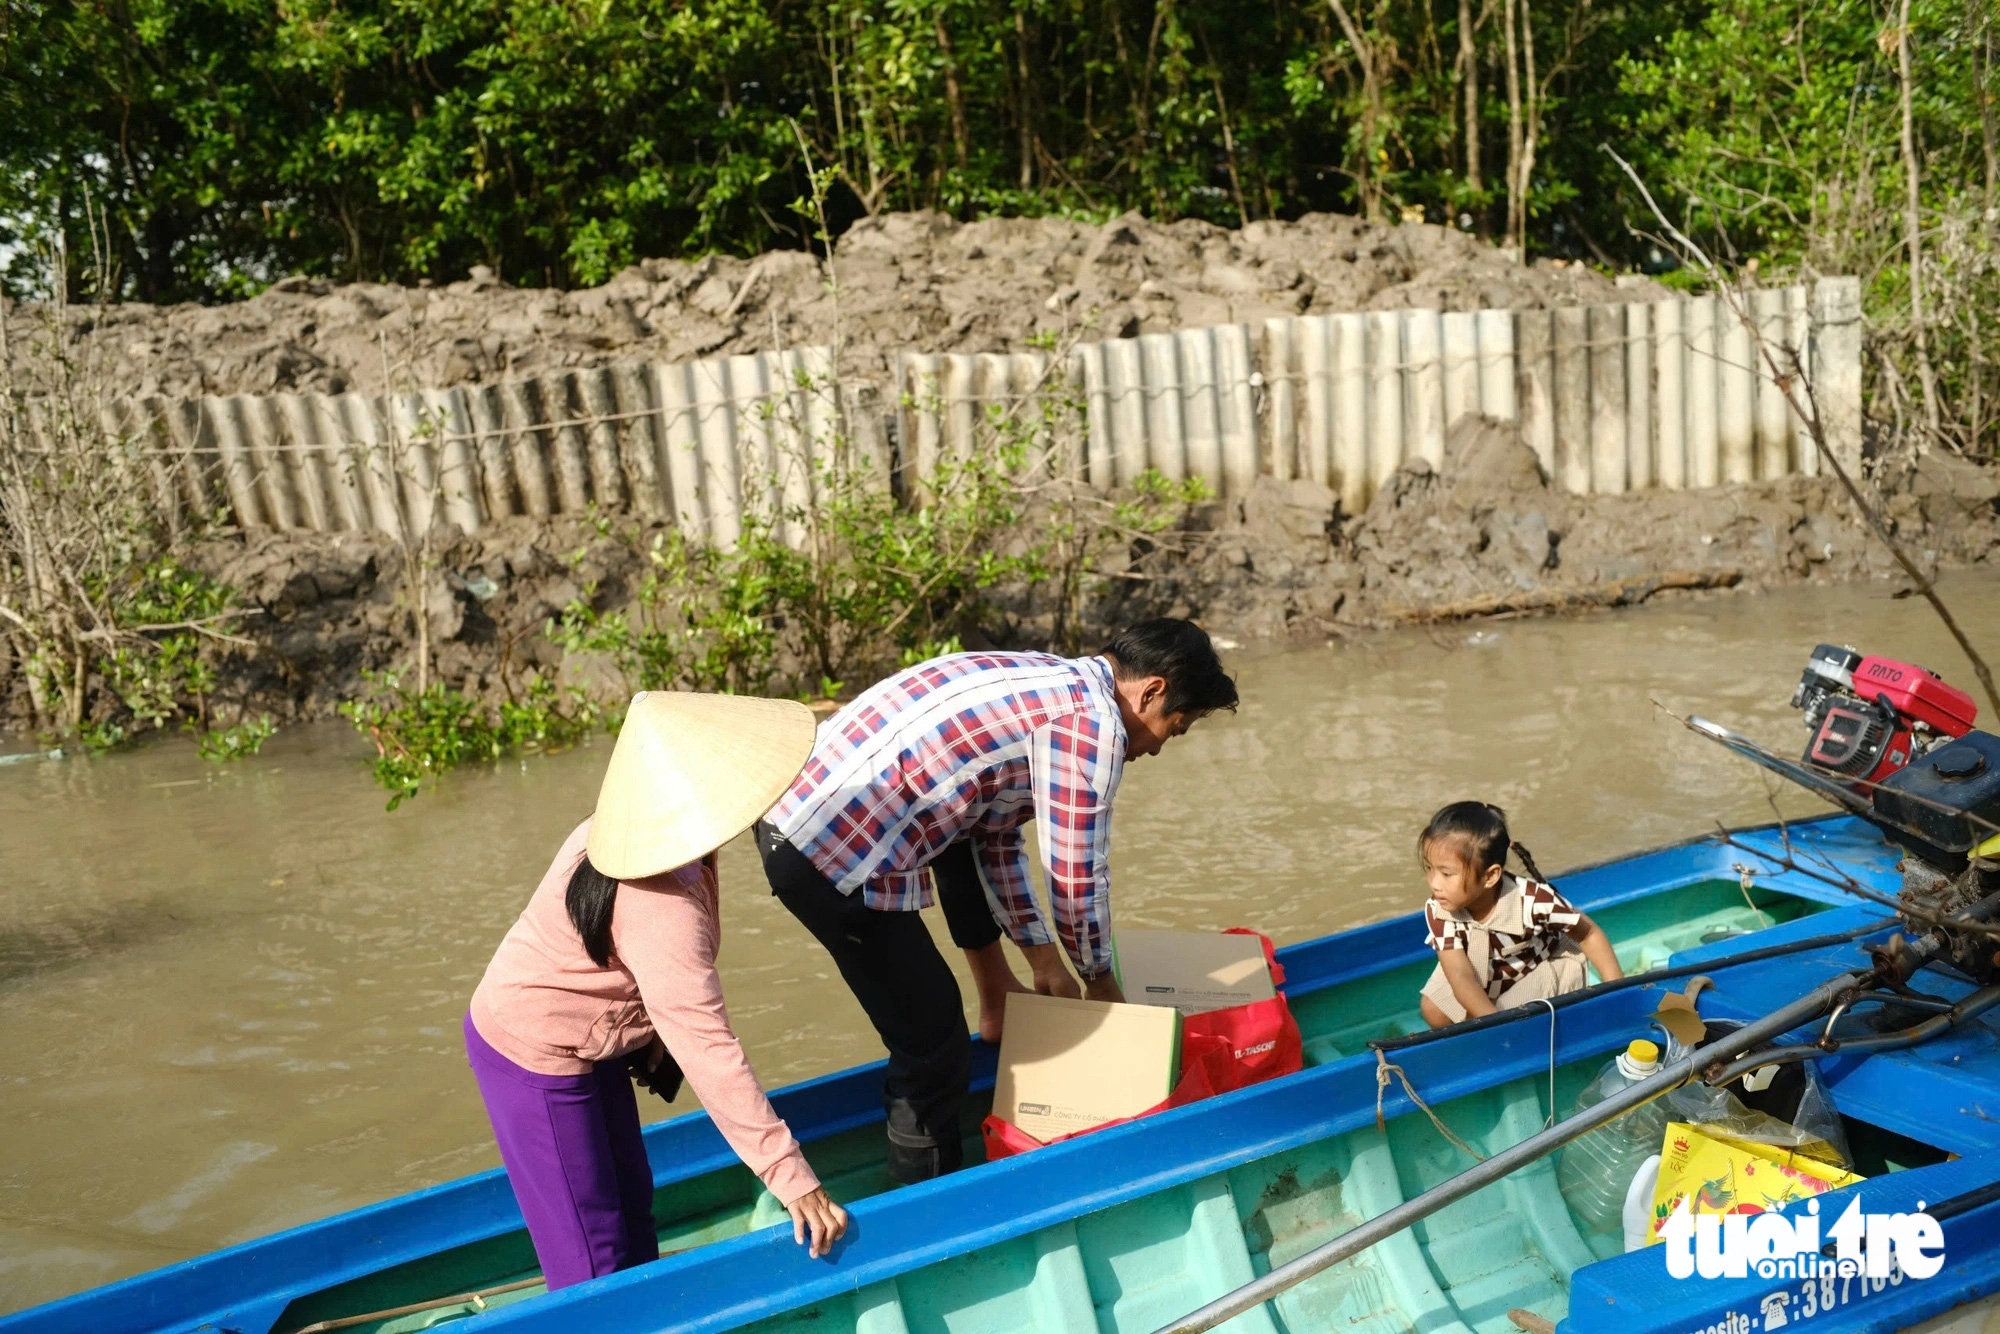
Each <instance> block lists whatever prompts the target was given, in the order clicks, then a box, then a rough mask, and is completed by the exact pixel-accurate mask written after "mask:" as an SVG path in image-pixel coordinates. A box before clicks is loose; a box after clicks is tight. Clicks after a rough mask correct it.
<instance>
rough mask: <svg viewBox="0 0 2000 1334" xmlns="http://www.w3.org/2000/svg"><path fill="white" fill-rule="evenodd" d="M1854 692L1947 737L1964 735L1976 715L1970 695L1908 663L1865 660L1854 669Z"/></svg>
mask: <svg viewBox="0 0 2000 1334" xmlns="http://www.w3.org/2000/svg"><path fill="white" fill-rule="evenodd" d="M1854 693H1855V694H1857V695H1859V696H1861V697H1862V698H1863V699H1879V700H1881V701H1882V702H1883V703H1885V704H1887V705H1889V706H1890V707H1891V708H1893V709H1895V710H1896V712H1898V713H1900V714H1902V715H1904V716H1905V717H1907V718H1913V719H1915V720H1916V721H1918V722H1920V723H1927V724H1929V725H1930V726H1931V727H1932V728H1934V729H1936V730H1937V731H1938V732H1940V733H1942V734H1943V735H1945V736H1949V737H1959V736H1964V735H1965V734H1966V733H1967V732H1969V731H1971V730H1972V720H1973V719H1975V718H1977V717H1978V716H1979V706H1978V705H1977V704H1975V703H1973V702H1972V696H1970V695H1968V694H1966V693H1965V692H1964V691H1963V690H1960V689H1959V688H1958V687H1956V686H1949V685H1946V684H1945V683H1944V682H1943V681H1940V680H1939V679H1938V678H1937V677H1935V676H1933V675H1932V674H1931V673H1929V672H1927V671H1925V670H1924V669H1923V668H1921V667H1918V666H1916V665H1914V664H1912V663H1907V662H1897V661H1896V660H1895V659H1894V658H1877V657H1867V658H1863V659H1862V660H1861V665H1860V666H1858V667H1856V668H1855V669H1854Z"/></svg>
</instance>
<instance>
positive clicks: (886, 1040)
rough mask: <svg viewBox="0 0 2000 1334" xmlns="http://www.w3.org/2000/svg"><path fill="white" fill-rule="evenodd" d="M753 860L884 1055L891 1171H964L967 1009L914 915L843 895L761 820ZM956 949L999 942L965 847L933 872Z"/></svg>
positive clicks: (948, 852)
mask: <svg viewBox="0 0 2000 1334" xmlns="http://www.w3.org/2000/svg"><path fill="white" fill-rule="evenodd" d="M756 839H757V852H758V854H759V855H760V856H761V857H762V858H763V861H764V874H765V876H766V878H768V879H769V880H770V882H771V892H772V893H773V894H776V895H777V896H778V901H779V902H780V903H782V904H784V905H785V907H786V908H787V909H789V910H790V912H791V914H792V916H794V917H796V918H798V919H799V920H800V921H801V922H803V923H805V927H806V929H807V930H808V931H810V932H812V933H813V936H814V937H815V938H816V939H817V940H818V941H819V943H820V944H822V945H824V946H825V947H826V952H827V953H828V954H831V955H832V956H833V961H834V963H835V964H836V965H837V966H838V967H839V968H840V976H841V977H842V978H843V979H844V980H845V981H846V983H847V986H848V989H849V990H850V991H852V992H853V993H854V997H855V999H856V1000H858V1001H860V1002H861V1008H862V1009H863V1010H864V1011H866V1012H867V1014H868V1019H869V1022H871V1023H873V1024H874V1025H875V1031H876V1033H877V1034H879V1035H880V1036H881V1038H882V1045H883V1046H884V1047H886V1048H888V1050H889V1069H888V1072H887V1074H885V1075H884V1076H883V1079H882V1106H883V1109H884V1110H885V1111H886V1112H887V1113H888V1122H889V1124H888V1129H889V1172H890V1175H892V1176H894V1177H895V1178H896V1180H898V1181H901V1182H904V1183H910V1182H917V1181H927V1180H929V1179H930V1178H932V1177H934V1176H942V1175H943V1174H944V1173H946V1172H955V1171H957V1170H958V1169H959V1168H960V1167H961V1166H963V1164H964V1152H965V1150H964V1144H963V1141H962V1140H961V1138H960V1128H959V1109H960V1107H961V1106H962V1105H963V1104H964V1102H965V1093H966V1085H967V1084H969V1083H970V1082H971V1077H972V1069H971V1062H972V1039H971V1035H970V1034H969V1033H968V1032H967V1030H966V1027H965V1002H964V999H963V998H962V997H961V996H960V994H959V990H958V979H956V978H955V977H953V976H952V974H951V969H950V967H949V966H947V965H946V963H945V961H944V956H943V955H941V954H939V953H938V949H937V946H936V944H934V943H933V942H932V940H931V934H930V931H929V929H928V928H926V927H925V926H924V923H923V915H922V914H921V913H916V912H883V911H880V910H878V909H875V908H870V907H868V906H867V905H866V904H865V903H863V902H862V901H861V893H860V891H859V890H857V891H855V892H854V893H852V894H843V893H841V892H840V891H839V890H838V889H836V888H834V885H833V882H832V881H830V880H828V879H827V878H826V877H825V876H824V875H822V874H821V873H820V870H819V868H818V867H816V866H814V865H813V864H812V862H811V860H810V859H809V858H807V857H806V855H805V854H804V853H802V852H800V851H799V850H798V849H797V848H795V847H793V846H792V845H791V844H790V843H788V842H786V841H785V840H784V839H782V838H780V837H778V833H777V831H776V830H774V829H772V828H771V827H770V826H769V825H766V824H763V823H759V824H758V825H757V829H756ZM930 870H931V874H932V878H933V881H934V883H935V885H936V887H937V894H938V900H939V903H940V904H941V905H942V906H943V908H944V915H945V923H946V925H947V926H948V927H949V928H950V930H951V938H952V943H953V944H955V945H957V946H959V947H960V948H961V949H980V948H983V947H985V946H987V945H990V944H992V943H993V942H994V941H996V940H998V939H999V938H1000V927H999V925H998V923H996V922H995V921H994V920H993V912H992V909H991V908H990V907H989V906H988V905H987V902H986V891H985V888H984V887H983V886H982V885H981V883H980V880H979V871H978V868H977V866H976V865H975V864H974V861H973V856H972V847H971V845H970V844H968V843H963V842H960V843H954V844H952V845H951V846H950V847H948V848H946V849H945V850H944V852H943V853H941V854H939V856H938V858H937V860H935V861H933V862H932V863H931V866H930Z"/></svg>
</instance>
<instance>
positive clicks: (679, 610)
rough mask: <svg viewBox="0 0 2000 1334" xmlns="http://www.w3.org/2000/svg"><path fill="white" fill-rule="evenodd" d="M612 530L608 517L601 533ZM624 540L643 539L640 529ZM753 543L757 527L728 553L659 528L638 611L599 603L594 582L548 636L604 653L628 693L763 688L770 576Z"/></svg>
mask: <svg viewBox="0 0 2000 1334" xmlns="http://www.w3.org/2000/svg"><path fill="white" fill-rule="evenodd" d="M616 528H617V526H616V525H614V524H612V523H611V522H610V521H608V520H607V521H606V522H605V524H604V526H603V530H602V531H603V533H605V534H607V535H608V534H610V533H611V532H613V531H614V530H615V529H616ZM627 540H628V541H636V540H638V539H637V536H636V530H630V532H629V533H628V536H627ZM756 547H757V538H756V537H755V535H754V533H753V534H752V535H750V537H749V540H748V541H747V542H746V544H745V545H744V547H743V548H740V549H739V551H738V552H737V553H735V554H725V553H723V552H721V551H718V550H717V549H715V548H714V547H711V546H708V545H707V544H705V543H698V542H691V541H689V540H688V539H687V538H686V537H685V536H684V535H682V534H681V533H680V532H678V531H674V532H656V533H654V534H653V535H652V538H651V540H650V542H649V543H648V544H647V546H646V572H645V574H644V575H643V576H642V577H641V579H640V582H639V587H638V590H637V596H636V598H635V599H634V608H633V610H631V611H629V612H626V611H620V612H608V613H607V612H600V611H598V610H596V608H595V605H594V603H595V600H596V598H597V596H598V592H599V590H598V588H597V586H596V585H595V584H592V585H589V586H587V587H586V588H585V589H584V591H583V593H582V594H581V595H580V596H579V597H577V598H575V599H573V600H572V601H571V602H570V604H569V605H568V606H567V607H565V608H563V610H562V613H561V614H560V615H559V616H557V617H556V618H555V619H554V620H552V621H551V622H550V623H549V626H548V631H547V633H548V637H549V639H550V640H551V641H552V642H554V643H555V644H556V645H557V646H558V647H559V648H561V649H562V650H563V652H565V653H595V654H601V655H603V656H604V657H606V658H607V659H608V660H609V661H610V663H611V665H612V667H613V668H614V669H615V670H616V671H617V672H618V674H619V676H620V677H621V679H622V680H623V682H624V686H625V693H626V694H627V695H630V694H632V693H634V692H636V691H640V690H730V691H743V692H754V691H759V690H762V689H763V688H764V686H766V685H767V684H768V683H769V682H770V679H771V675H772V672H773V671H774V670H775V658H776V653H777V635H776V632H775V631H774V630H773V628H772V618H773V615H774V602H773V591H772V589H771V588H770V584H769V580H768V578H767V577H766V576H765V574H764V572H763V571H762V570H761V569H760V568H759V563H758V562H757V561H756V560H754V559H747V558H746V557H745V555H744V554H743V553H744V551H746V550H755V549H756Z"/></svg>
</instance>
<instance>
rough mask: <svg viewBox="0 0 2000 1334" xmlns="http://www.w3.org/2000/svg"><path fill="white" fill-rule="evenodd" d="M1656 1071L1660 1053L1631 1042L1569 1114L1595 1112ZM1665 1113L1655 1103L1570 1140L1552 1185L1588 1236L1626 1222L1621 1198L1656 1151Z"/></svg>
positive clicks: (1647, 1045)
mask: <svg viewBox="0 0 2000 1334" xmlns="http://www.w3.org/2000/svg"><path fill="white" fill-rule="evenodd" d="M1659 1068H1660V1049H1659V1048H1658V1047H1657V1046H1655V1045H1654V1044H1653V1043H1651V1042H1648V1041H1646V1040H1645V1039H1644V1038H1640V1039H1637V1040H1635V1041H1634V1042H1633V1043H1632V1044H1631V1045H1630V1046H1629V1047H1627V1048H1626V1049H1625V1050H1624V1051H1622V1052H1620V1053H1619V1054H1618V1056H1617V1057H1616V1059H1614V1060H1612V1061H1609V1062H1607V1063H1606V1064H1605V1067H1604V1069H1603V1070H1601V1071H1599V1072H1598V1075H1597V1078H1596V1079H1593V1080H1592V1081H1591V1082H1590V1087H1588V1088H1586V1089H1585V1090H1584V1091H1583V1095H1582V1096H1581V1097H1579V1098H1578V1099H1577V1100H1576V1106H1575V1108H1574V1109H1572V1115H1574V1114H1575V1113H1576V1112H1581V1111H1584V1110H1585V1109H1587V1108H1590V1107H1595V1106H1596V1105H1597V1104H1598V1103H1600V1102H1603V1101H1604V1100H1605V1099H1606V1098H1608V1097H1610V1096H1611V1095H1612V1094H1614V1093H1617V1092H1618V1091H1619V1090H1621V1089H1624V1088H1628V1087H1630V1086H1631V1085H1633V1084H1637V1083H1638V1082H1640V1081H1641V1080H1643V1079H1645V1078H1646V1077H1647V1076H1649V1075H1651V1074H1652V1073H1653V1072H1654V1071H1656V1070H1658V1069H1659ZM1666 1117H1667V1110H1666V1108H1665V1107H1664V1106H1662V1105H1661V1104H1660V1102H1659V1100H1658V1099H1655V1100H1654V1101H1652V1102H1649V1103H1647V1104H1645V1105H1644V1106H1643V1107H1635V1108H1633V1109H1632V1110H1631V1111H1629V1112H1627V1113H1625V1115H1623V1116H1621V1117H1619V1118H1618V1119H1617V1120H1615V1121H1613V1122H1611V1123H1610V1124H1609V1125H1602V1126H1599V1127H1598V1128H1597V1129H1595V1130H1593V1131H1591V1132H1590V1133H1589V1134H1587V1135H1584V1136H1583V1137H1581V1138H1580V1139H1574V1140H1571V1141H1570V1143H1569V1146H1568V1147H1567V1148H1565V1149H1564V1150H1563V1152H1562V1157H1561V1159H1560V1160H1558V1162H1557V1164H1556V1181H1557V1183H1558V1184H1560V1185H1561V1187H1562V1193H1563V1198H1564V1199H1565V1200H1566V1201H1568V1203H1569V1207H1570V1210H1571V1212H1573V1213H1575V1214H1576V1216H1577V1218H1578V1220H1579V1221H1581V1222H1582V1224H1583V1225H1584V1227H1585V1228H1587V1229H1589V1230H1590V1231H1592V1232H1617V1231H1619V1230H1621V1229H1622V1228H1623V1227H1624V1223H1625V1196H1626V1193H1627V1192H1628V1191H1629V1190H1630V1188H1631V1185H1632V1178H1633V1177H1634V1176H1635V1175H1637V1173H1638V1171H1639V1167H1640V1165H1641V1164H1643V1163H1644V1162H1645V1161H1646V1159H1648V1158H1650V1157H1652V1156H1653V1155H1654V1154H1656V1153H1658V1152H1659V1151H1660V1139H1661V1137H1662V1135H1663V1134H1664V1133H1665V1132H1666V1128H1667V1120H1666Z"/></svg>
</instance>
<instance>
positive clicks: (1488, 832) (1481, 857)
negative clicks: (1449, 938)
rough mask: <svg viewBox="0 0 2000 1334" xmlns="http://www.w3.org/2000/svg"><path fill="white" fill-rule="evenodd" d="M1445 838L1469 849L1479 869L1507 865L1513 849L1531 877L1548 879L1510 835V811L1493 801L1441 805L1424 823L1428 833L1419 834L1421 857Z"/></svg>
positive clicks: (1471, 859) (1466, 849)
mask: <svg viewBox="0 0 2000 1334" xmlns="http://www.w3.org/2000/svg"><path fill="white" fill-rule="evenodd" d="M1444 839H1450V840H1453V841H1455V842H1457V843H1458V844H1460V846H1462V847H1463V848H1464V849H1465V851H1466V860H1468V861H1470V862H1471V863H1472V864H1473V870H1474V871H1475V872H1483V871H1485V870H1486V868H1487V867H1489V866H1505V865H1506V864H1507V853H1508V851H1509V850H1510V849H1511V850H1512V851H1513V853H1514V855H1515V856H1516V857H1519V858H1520V859H1521V865H1522V867H1524V868H1525V869H1526V870H1527V872H1528V875H1529V876H1530V877H1531V878H1533V879H1535V880H1543V881H1545V877H1544V876H1543V875H1542V870H1541V868H1540V867H1539V866H1536V865H1535V859H1534V858H1533V857H1532V856H1530V855H1529V853H1528V850H1527V849H1526V848H1524V847H1522V846H1521V845H1520V844H1519V843H1516V842H1515V841H1514V840H1513V839H1512V838H1510V837H1509V836H1508V833H1507V812H1505V811H1503V810H1501V809H1500V808H1499V807H1498V806H1495V805H1493V804H1492V803H1491V802H1485V801H1454V802H1453V803H1451V805H1449V806H1445V807H1443V808H1441V809H1440V810H1439V811H1438V813H1437V814H1436V815H1433V816H1432V817H1431V822H1430V823H1429V824H1427V825H1425V826H1424V832H1423V833H1421V834H1418V835H1417V856H1418V857H1419V858H1422V857H1423V855H1424V853H1425V850H1426V849H1428V848H1429V847H1430V845H1431V844H1433V843H1436V842H1439V841H1440V840H1444Z"/></svg>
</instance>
